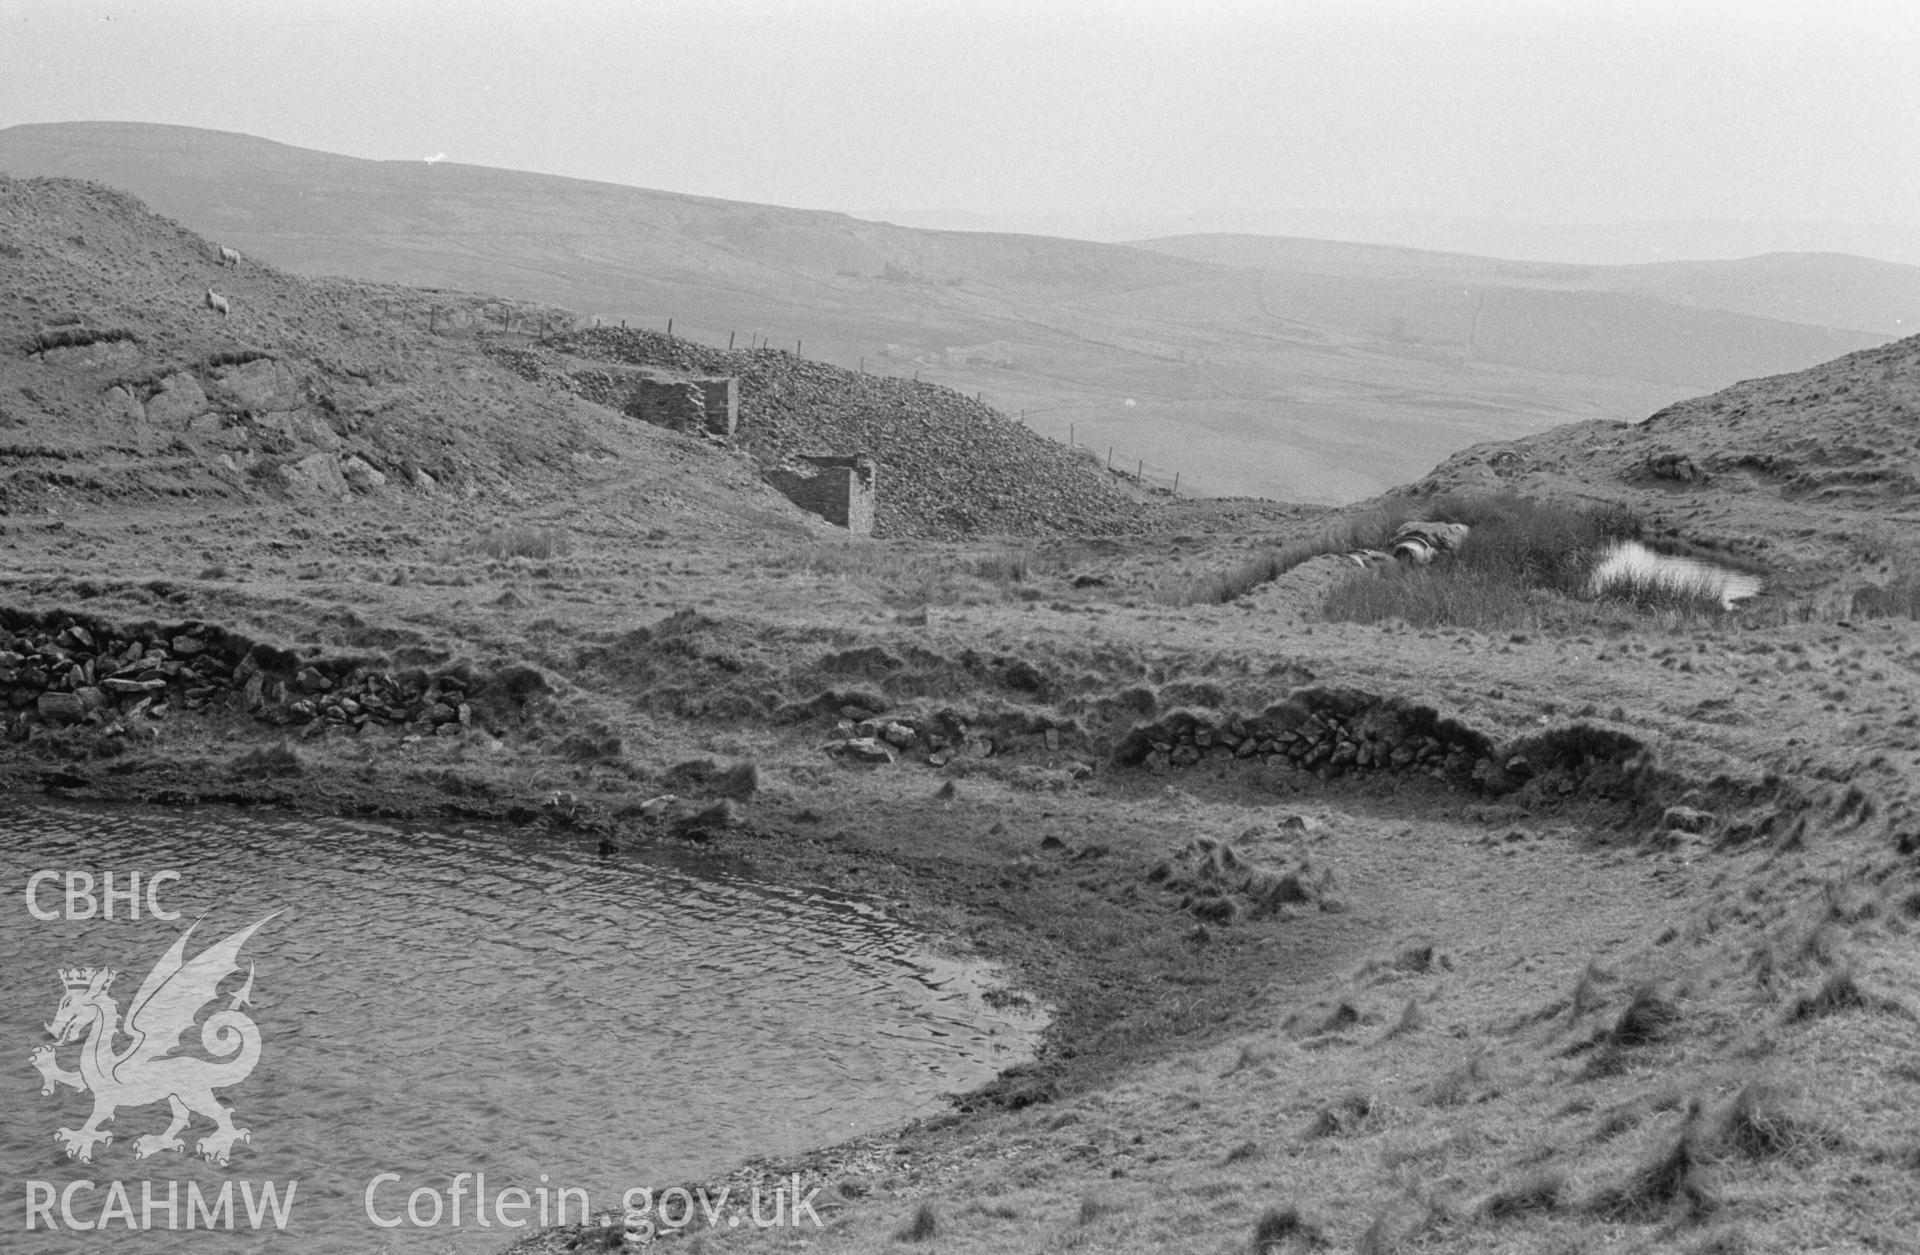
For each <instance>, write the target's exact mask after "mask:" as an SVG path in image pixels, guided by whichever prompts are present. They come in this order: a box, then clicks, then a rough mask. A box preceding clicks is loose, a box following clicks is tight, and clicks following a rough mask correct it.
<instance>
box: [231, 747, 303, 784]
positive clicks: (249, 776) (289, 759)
mask: <svg viewBox="0 0 1920 1255" xmlns="http://www.w3.org/2000/svg"><path fill="white" fill-rule="evenodd" d="M305 770H306V763H305V761H304V760H302V759H301V757H300V754H299V752H298V751H297V750H295V749H294V748H293V747H292V746H291V745H289V744H287V743H286V742H285V741H282V742H280V743H279V744H278V745H270V746H268V747H266V748H265V749H257V750H249V751H248V752H247V753H245V754H242V755H240V757H238V758H236V759H234V760H233V762H232V763H231V764H229V765H228V767H227V774H228V775H230V776H232V777H233V778H234V779H236V780H260V779H270V778H279V779H284V778H286V777H288V776H297V775H299V774H301V773H302V772H304V771H305Z"/></svg>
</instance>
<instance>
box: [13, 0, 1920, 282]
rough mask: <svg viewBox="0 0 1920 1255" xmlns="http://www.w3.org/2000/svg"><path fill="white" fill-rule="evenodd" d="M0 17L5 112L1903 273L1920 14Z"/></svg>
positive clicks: (311, 13)
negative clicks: (1768, 254) (1615, 242)
mask: <svg viewBox="0 0 1920 1255" xmlns="http://www.w3.org/2000/svg"><path fill="white" fill-rule="evenodd" d="M0 14H3V15H4V19H0V125H12V124H13V123H16V122H53V121H70V120H125V121H147V122H170V123H180V124H185V125H192V126H203V127H212V128H217V129H221V130H232V131H241V132H245V133H247V134H251V135H257V136H262V137H264V138H268V139H274V140H279V141H282V142H285V143H289V144H297V145H301V146H304V147H311V148H319V149H324V150H327V151H330V152H337V153H345V154H349V155H353V156H361V157H378V158H400V159H421V158H425V157H432V156H439V155H442V154H444V155H445V156H446V157H447V158H448V159H450V160H455V161H463V162H471V163H474V164H479V165H492V166H506V167H513V168H518V169H525V170H538V171H545V172H550V173H556V174H567V175H575V176H580V177H584V178H592V179H602V180H607V181H611V182H617V183H629V184H636V185H639V186H644V187H655V188H665V189H669V190H673V191H680V192H692V193H698V194H703V195H710V196H719V197H725V198H729V199H736V200H751V201H766V202H772V203H776V204H782V205H794V206H804V207H809V208H822V209H841V210H848V211H869V212H876V213H889V212H890V213H894V214H895V215H896V216H897V217H898V218H900V219H901V220H916V215H915V213H914V212H913V211H938V212H937V213H934V214H926V213H924V212H923V213H920V214H919V215H918V216H917V220H918V221H919V222H920V223H921V224H923V225H924V224H931V223H932V222H933V221H934V220H935V219H941V220H944V221H948V222H952V223H955V224H965V223H970V222H977V223H978V224H979V225H1010V226H1015V227H1024V228H1027V229H1031V228H1033V227H1035V226H1036V225H1037V226H1046V225H1048V224H1053V225H1057V226H1061V227H1067V228H1069V229H1077V230H1078V231H1079V232H1080V233H1085V234H1091V235H1097V236H1104V237H1105V238H1120V237H1124V236H1127V235H1133V234H1148V233H1158V231H1160V230H1161V229H1164V230H1168V231H1171V230H1178V229H1271V230H1278V231H1297V232H1299V233H1303V234H1345V235H1347V236H1349V237H1356V238H1357V237H1368V236H1372V237H1376V238H1378V237H1384V236H1389V235H1392V234H1394V232H1395V231H1400V232H1401V234H1402V235H1403V236H1406V233H1407V232H1409V231H1411V232H1414V233H1416V234H1417V233H1418V232H1419V231H1421V230H1426V231H1428V232H1429V233H1430V234H1431V233H1436V232H1437V233H1439V236H1444V235H1445V233H1446V232H1447V231H1449V230H1451V231H1454V232H1455V233H1456V234H1458V233H1461V232H1465V233H1466V234H1467V235H1471V234H1472V233H1473V231H1474V230H1475V229H1479V228H1485V230H1487V231H1492V232H1493V233H1494V236H1495V237H1496V238H1497V237H1498V234H1499V232H1501V231H1508V232H1509V233H1510V234H1511V235H1512V238H1513V239H1514V241H1515V243H1514V245H1513V247H1511V248H1509V249H1508V250H1507V251H1508V252H1509V253H1510V254H1512V255H1521V254H1523V253H1525V252H1527V251H1528V249H1529V248H1531V250H1532V251H1534V252H1539V251H1541V250H1542V249H1551V248H1553V247H1555V246H1554V245H1552V244H1551V243H1536V244H1535V245H1527V246H1523V245H1522V244H1521V243H1520V241H1521V240H1522V239H1523V238H1526V239H1533V240H1535V241H1545V240H1551V239H1553V238H1556V237H1555V236H1554V233H1553V232H1551V231H1547V232H1542V231H1539V230H1534V231H1532V233H1531V235H1529V234H1528V232H1527V231H1526V230H1523V229H1522V228H1523V227H1526V226H1528V225H1531V226H1532V227H1548V228H1552V227H1574V226H1579V225H1582V224H1602V225H1608V224H1613V225H1617V224H1627V223H1636V222H1649V221H1655V222H1667V223H1679V224H1691V225H1682V226H1679V227H1675V228H1673V231H1674V232H1678V233H1681V234H1685V233H1686V232H1691V233H1692V235H1693V236H1694V237H1696V238H1697V239H1698V240H1699V241H1700V243H1699V244H1698V245H1696V246H1695V247H1696V251H1697V250H1699V249H1704V248H1705V247H1707V246H1708V245H1710V244H1711V243H1712V242H1713V241H1714V239H1715V238H1716V237H1715V233H1716V232H1718V233H1719V234H1720V235H1721V236H1723V237H1724V239H1725V243H1726V245H1727V247H1726V248H1724V249H1723V250H1721V251H1722V253H1723V255H1731V254H1736V253H1739V252H1742V251H1758V249H1748V248H1745V247H1744V246H1743V245H1742V244H1741V243H1737V242H1735V241H1736V237H1738V238H1739V239H1740V240H1742V241H1743V240H1744V239H1745V238H1746V236H1752V237H1753V238H1754V239H1757V240H1763V239H1773V238H1775V237H1776V236H1778V237H1780V238H1782V239H1788V240H1800V239H1801V238H1802V237H1805V239H1804V241H1803V242H1802V243H1800V244H1798V245H1793V244H1788V245H1787V246H1800V247H1834V248H1844V249H1849V250H1850V251H1861V252H1872V253H1874V254H1876V255H1879V256H1882V257H1887V258H1889V259H1893V260H1904V261H1909V262H1916V263H1920V0H1819V2H1817V3H1816V2H1811V0H1805V2H1802V3H1794V4H1783V3H1778V2H1777V0H1741V2H1738V3H1721V2H1712V3H1709V2H1706V0H1663V2H1659V3H1639V2H1637V0H1624V2H1621V0H1612V2H1601V0H1557V2H1549V0H1504V2H1486V0H1459V2H1449V0H1421V2H1408V3H1401V2H1398V0H1312V2H1307V3H1287V2H1286V0H1268V2H1265V3H1245V4H1242V3H1225V2H1214V3H1209V2H1208V0H1178V2H1175V0H1137V2H1125V0H1122V2H1116V3H1092V2H1089V0H1020V2H1018V3H999V2H997V0H995V2H986V3H975V2H968V3H920V2H917V0H792V2H790V3H780V2H778V0H760V2H758V3H750V4H731V3H727V2H725V0H637V2H621V0H512V2H511V3H505V2H500V0H433V2H422V3H408V2H404V0H385V2H375V0H245V2H239V0H228V2H222V0H164V2H162V0H128V2H102V0H0ZM1422 223H1424V224H1426V225H1425V226H1424V227H1422V226H1421V225H1420V224H1422ZM1075 224H1077V227H1076V225H1075ZM1343 224H1344V225H1347V226H1348V227H1350V229H1348V230H1346V231H1344V232H1342V231H1340V230H1339V228H1340V227H1341V226H1342V225H1343ZM1395 224H1398V225H1395ZM1449 224H1451V225H1449ZM1703 224H1711V225H1703ZM1742 224H1744V226H1743V225H1742ZM1328 228H1331V229H1328ZM1587 234H1588V235H1592V234H1593V233H1592V232H1588V233H1587ZM1631 234H1632V233H1631V232H1627V233H1621V232H1615V233H1614V235H1616V236H1620V237H1621V238H1625V236H1627V235H1631ZM1641 234H1643V235H1644V234H1646V233H1645V232H1642V233H1641ZM1439 236H1436V238H1435V239H1432V240H1429V239H1426V238H1424V237H1422V238H1412V237H1411V236H1407V237H1406V238H1402V239H1398V240H1393V241H1389V242H1403V243H1437V244H1440V245H1441V246H1445V243H1446V241H1445V240H1444V239H1441V238H1439ZM1557 238H1561V239H1563V241H1565V242H1566V249H1568V250H1573V249H1575V247H1576V245H1575V243H1574V242H1575V241H1576V240H1577V239H1578V238H1581V237H1580V233H1578V232H1561V233H1559V237H1557ZM1594 247H1596V248H1597V247H1599V246H1598V245H1595V246H1594ZM1481 251H1493V250H1491V249H1483V250H1481ZM1903 254H1904V255H1903ZM1569 259H1577V258H1569ZM1592 259H1593V260H1616V259H1620V258H1600V257H1597V256H1596V257H1594V258H1592Z"/></svg>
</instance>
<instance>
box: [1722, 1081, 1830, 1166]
mask: <svg viewBox="0 0 1920 1255" xmlns="http://www.w3.org/2000/svg"><path fill="white" fill-rule="evenodd" d="M1704 1137H1705V1140H1706V1141H1707V1143H1708V1144H1709V1145H1711V1146H1713V1147H1714V1148H1716V1149H1718V1150H1722V1151H1724V1152H1725V1153H1728V1154H1734V1155H1739V1156H1741V1157H1743V1158H1747V1159H1775V1158H1779V1157H1781V1156H1784V1155H1791V1154H1794V1153H1796V1152H1800V1151H1807V1150H1813V1149H1816V1148H1819V1147H1822V1146H1831V1145H1834V1144H1835V1143H1836V1142H1837V1140H1838V1139H1837V1138H1836V1137H1835V1135H1834V1134H1833V1132H1832V1131H1831V1130H1829V1129H1827V1128H1826V1127H1825V1126H1823V1125H1821V1124H1820V1123H1819V1122H1818V1121H1816V1120H1812V1119H1810V1118H1808V1117H1807V1116H1804V1115H1802V1114H1800V1113H1799V1112H1798V1111H1797V1110H1795V1109H1794V1107H1793V1105H1792V1103H1791V1101H1790V1099H1789V1097H1788V1095H1786V1094H1785V1093H1783V1092H1782V1091H1781V1090H1779V1089H1777V1088H1775V1087H1774V1086H1771V1085H1769V1084H1767V1083H1766V1082H1764V1081H1750V1082H1748V1083H1747V1084H1745V1085H1742V1086H1741V1087H1740V1089H1739V1090H1738V1091H1737V1092H1736V1093H1735V1094H1734V1095H1733V1097H1732V1098H1730V1099H1728V1100H1727V1102H1726V1105H1725V1106H1723V1107H1722V1108H1720V1110H1719V1111H1717V1112H1715V1113H1714V1117H1713V1120H1712V1123H1711V1125H1710V1126H1709V1128H1708V1129H1707V1130H1706V1132H1705V1134H1704Z"/></svg>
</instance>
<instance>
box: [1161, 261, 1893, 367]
mask: <svg viewBox="0 0 1920 1255" xmlns="http://www.w3.org/2000/svg"><path fill="white" fill-rule="evenodd" d="M1138 247H1140V248H1145V249H1151V250H1153V251H1154V252H1159V253H1165V254H1167V255H1169V256H1175V257H1187V258H1192V259H1195V260H1201V261H1209V262H1213V263H1216V264H1218V265H1225V266H1244V267H1254V268H1258V269H1263V270H1272V271H1281V272H1286V273H1298V274H1313V275H1321V276H1326V277H1338V278H1344V279H1355V280H1358V279H1370V280H1374V281H1377V282H1379V283H1392V282H1413V283H1417V284H1444V285H1445V286H1446V287H1448V288H1454V289H1458V288H1460V287H1461V286H1462V285H1471V286H1474V287H1479V288H1486V289H1504V290H1512V289H1520V290H1527V291H1543V292H1586V293H1616V294H1619V295H1623V296H1635V297H1644V298H1648V299H1652V300H1657V301H1661V302H1665V303H1668V304H1672V305H1679V306H1682V307H1685V308H1688V309H1694V310H1712V311H1716V312H1719V313H1726V314H1737V315H1741V316H1744V317H1746V318H1754V319H1764V320H1767V321H1771V322H1780V323H1792V324H1799V325H1801V326H1802V327H1809V328H1826V329H1830V330H1839V331H1856V332H1867V333H1871V334H1877V335H1882V336H1902V335H1912V334H1914V333H1915V332H1916V330H1920V266H1906V265H1899V264H1896V263H1893V262H1884V261H1874V260H1872V259H1871V258H1866V257H1850V256H1847V255H1846V254H1843V253H1769V254H1767V255H1765V256H1761V257H1749V258H1745V259H1742V260H1739V261H1683V262H1661V263H1657V264H1651V265H1637V266H1575V265H1558V264H1554V263H1550V262H1524V261H1502V260H1498V259H1495V258H1491V257H1472V256H1468V255H1466V254H1462V253H1435V252H1426V251H1422V250H1419V249H1408V248H1388V247H1386V246H1383V245H1375V244H1347V243H1341V242H1339V241H1334V240H1305V239H1284V238H1280V237H1276V236H1261V235H1185V236H1169V237H1166V238H1163V239H1153V240H1142V241H1140V242H1139V244H1138ZM1773 334H1779V333H1778V332H1774V333H1773ZM1780 347H1781V348H1793V347H1798V346H1797V345H1781V346H1780Z"/></svg>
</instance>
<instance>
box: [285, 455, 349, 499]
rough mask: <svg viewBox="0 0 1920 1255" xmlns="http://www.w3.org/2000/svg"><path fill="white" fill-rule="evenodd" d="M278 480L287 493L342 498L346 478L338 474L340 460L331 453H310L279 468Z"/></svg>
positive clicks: (344, 493)
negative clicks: (284, 486) (285, 487)
mask: <svg viewBox="0 0 1920 1255" xmlns="http://www.w3.org/2000/svg"><path fill="white" fill-rule="evenodd" d="M280 480H281V482H282V483H284V484H285V485H286V486H287V489H288V491H290V492H293V493H296V494H299V495H302V496H311V497H344V496H346V495H347V492H348V489H347V481H346V477H345V476H343V475H342V474H341V473H340V459H338V458H336V457H335V456H334V455H333V454H331V453H310V454H308V455H307V456H306V457H304V458H301V459H300V460H299V461H297V462H289V463H286V464H285V465H283V466H281V467H280Z"/></svg>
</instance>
